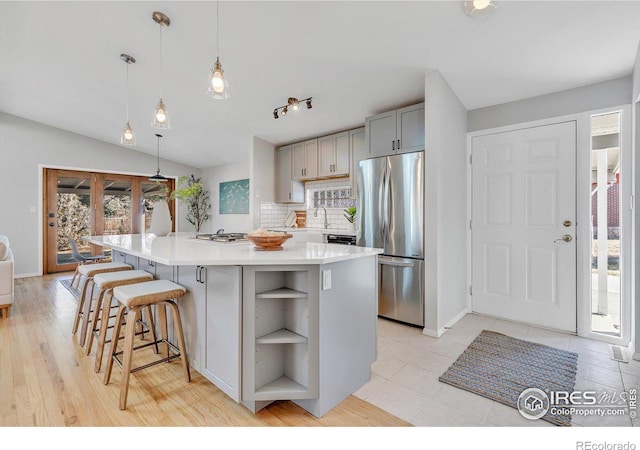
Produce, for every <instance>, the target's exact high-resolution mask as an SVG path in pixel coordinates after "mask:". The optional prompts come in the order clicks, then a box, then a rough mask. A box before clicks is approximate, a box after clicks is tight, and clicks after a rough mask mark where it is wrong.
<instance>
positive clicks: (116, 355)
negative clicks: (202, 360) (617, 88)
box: [104, 280, 191, 409]
mask: <svg viewBox="0 0 640 450" xmlns="http://www.w3.org/2000/svg"><path fill="white" fill-rule="evenodd" d="M185 292H186V289H185V288H184V287H182V286H180V285H179V284H176V283H173V282H171V281H168V280H154V281H146V282H143V283H136V284H130V285H128V286H118V287H115V288H113V296H114V297H115V298H116V300H118V302H119V305H118V313H117V314H116V320H115V323H114V326H113V336H112V337H111V343H110V344H109V351H108V353H107V355H108V356H109V358H108V360H107V368H106V369H105V373H104V384H109V380H110V379H111V370H112V369H113V363H114V362H115V363H116V364H118V366H119V367H121V368H122V379H121V381H120V409H125V408H126V407H127V394H128V392H129V376H130V374H131V373H133V372H136V371H138V370H142V369H145V368H148V367H151V366H154V365H156V364H159V363H162V362H170V361H171V360H173V359H175V358H180V359H181V360H182V368H183V370H184V376H185V379H186V381H187V383H188V382H190V381H191V373H190V372H189V361H188V358H187V348H186V345H185V340H184V333H183V331H182V321H181V320H180V311H179V310H178V305H177V304H176V303H175V301H174V299H178V298H179V297H182V296H183V295H184V293H185ZM151 305H157V315H158V319H159V321H160V330H161V338H160V339H159V340H154V342H149V343H146V344H142V345H139V346H134V345H133V344H134V338H135V332H136V321H137V319H138V317H139V316H140V313H141V310H142V308H144V307H147V306H151ZM166 307H169V309H170V310H171V314H172V318H173V325H174V328H175V334H176V336H177V338H178V347H176V346H175V345H173V344H172V343H171V342H169V340H168V335H167V315H166ZM125 313H127V315H126V325H125V334H124V350H123V351H118V342H119V341H120V339H119V337H120V329H121V327H122V322H123V319H124V316H125ZM160 343H164V344H166V346H167V355H166V357H163V358H161V359H158V360H155V361H152V362H150V363H148V364H145V365H142V366H138V367H135V368H132V361H131V359H132V355H133V352H134V350H139V349H142V348H145V347H149V346H151V345H156V346H157V345H158V344H160ZM171 352H173V354H171ZM120 355H122V361H120Z"/></svg>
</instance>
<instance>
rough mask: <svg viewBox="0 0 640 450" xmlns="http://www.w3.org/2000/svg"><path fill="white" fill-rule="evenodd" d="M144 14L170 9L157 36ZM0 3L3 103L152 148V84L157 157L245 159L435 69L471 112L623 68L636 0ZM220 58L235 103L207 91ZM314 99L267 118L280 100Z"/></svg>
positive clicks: (401, 101) (399, 91)
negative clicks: (128, 130) (165, 121)
mask: <svg viewBox="0 0 640 450" xmlns="http://www.w3.org/2000/svg"><path fill="white" fill-rule="evenodd" d="M153 11H162V12H164V13H165V14H167V15H168V16H169V17H170V18H171V26H170V27H169V28H167V29H165V30H164V32H163V68H164V70H163V74H162V81H163V82H162V86H161V83H160V80H161V76H160V40H159V26H158V25H157V24H156V23H155V22H154V21H153V20H152V18H151V16H152V13H153ZM219 12H220V15H219V30H217V29H216V3H215V2H205V1H196V2H183V1H175V2H154V1H138V2H129V1H108V2H107V1H105V2H83V1H74V2H57V1H45V2H31V1H25V2H10V1H9V2H7V1H3V2H0V111H4V112H7V113H10V114H14V115H17V116H21V117H25V118H28V119H31V120H35V121H38V122H41V123H44V124H47V125H51V126H54V127H58V128H61V129H64V130H69V131H72V132H75V133H79V134H82V135H86V136H90V137H93V138H95V139H99V140H102V141H106V142H112V143H114V144H118V143H119V136H120V132H121V130H122V128H123V126H124V123H125V114H126V111H125V65H124V63H123V62H122V61H121V60H120V54H121V53H128V54H131V55H132V56H134V57H135V58H136V60H137V62H136V63H135V64H133V65H132V66H130V67H129V70H130V71H129V88H130V117H131V124H132V126H133V128H134V130H135V132H136V134H137V137H138V147H136V148H135V149H132V150H131V151H142V152H147V153H150V154H155V151H156V150H155V149H156V147H155V143H156V140H155V137H154V133H156V132H157V130H155V129H153V128H151V126H150V123H151V117H152V113H153V108H154V106H155V104H156V103H157V102H158V99H159V96H160V91H161V90H162V92H163V97H164V100H165V103H166V105H167V108H168V110H169V113H170V116H171V125H172V127H171V129H170V130H167V131H165V132H164V133H163V135H164V136H165V139H163V156H165V157H167V158H168V159H172V160H175V161H178V162H182V163H185V164H189V165H192V166H196V167H202V168H205V167H210V166H213V165H217V164H223V163H227V162H233V161H239V160H242V159H244V158H246V157H247V156H248V151H249V149H250V148H251V139H252V137H253V136H258V137H260V138H262V139H265V140H267V141H269V142H272V143H274V144H281V143H286V142H292V141H294V140H297V139H304V138H306V137H312V136H317V135H321V134H327V133H330V132H332V131H338V130H343V129H347V128H350V127H356V126H359V125H362V124H363V123H364V119H365V117H367V116H369V115H372V114H376V113H379V112H382V111H385V110H387V109H392V108H396V107H399V106H403V105H407V104H411V103H414V102H418V101H422V100H423V99H424V95H425V94H424V74H425V72H428V71H431V70H434V69H437V70H439V71H440V72H441V73H442V74H443V75H444V76H445V78H446V79H447V80H448V81H449V83H450V84H451V86H452V88H453V89H454V90H455V92H456V93H457V94H458V96H459V98H460V100H461V101H462V102H463V104H464V105H465V106H466V107H467V108H468V109H475V108H479V107H483V106H489V105H494V104H499V103H504V102H508V101H512V100H517V99H522V98H527V97H531V96H536V95H542V94H546V93H550V92H556V91H560V90H564V89H568V88H572V87H577V86H583V85H587V84H591V83H594V82H599V81H604V80H608V79H613V78H618V77H622V76H626V75H629V74H630V73H631V71H632V69H633V62H634V58H635V54H636V49H637V46H638V41H639V39H640V27H638V18H639V17H640V2H635V1H621V2H616V1H581V2H571V1H531V2H526V1H502V2H499V3H498V8H497V9H496V10H495V11H494V12H493V14H491V15H490V16H489V17H486V18H485V19H482V20H476V19H472V18H470V17H468V16H466V15H465V14H464V12H463V8H462V2H461V1H409V2H399V1H391V2H381V1H372V2H370V1H353V2H344V1H340V2H337V1H336V2H329V1H290V2H272V1H256V2H250V1H226V2H221V3H220V5H219ZM216 31H219V36H220V41H219V46H220V58H221V61H222V63H223V67H224V70H225V74H226V75H227V77H228V79H229V82H230V88H231V98H230V99H229V100H226V101H218V100H213V99H212V98H210V97H209V96H208V95H207V85H208V72H209V70H210V68H211V66H212V65H213V62H214V61H215V57H216ZM309 96H312V97H313V109H310V110H307V109H306V108H302V109H301V110H300V111H298V112H297V114H289V115H287V117H285V118H280V119H278V120H274V118H273V115H272V112H273V109H274V108H275V107H278V106H281V105H284V104H285V103H286V100H287V98H288V97H298V98H305V97H309Z"/></svg>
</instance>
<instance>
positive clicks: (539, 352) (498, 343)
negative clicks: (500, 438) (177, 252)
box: [439, 330, 578, 426]
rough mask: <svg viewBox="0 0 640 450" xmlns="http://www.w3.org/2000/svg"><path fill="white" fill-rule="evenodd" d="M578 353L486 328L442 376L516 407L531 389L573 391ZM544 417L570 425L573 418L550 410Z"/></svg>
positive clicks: (441, 379) (449, 381)
mask: <svg viewBox="0 0 640 450" xmlns="http://www.w3.org/2000/svg"><path fill="white" fill-rule="evenodd" d="M577 370H578V355H577V354H576V353H573V352H569V351H566V350H560V349H557V348H553V347H549V346H546V345H542V344H536V343H533V342H527V341H523V340H521V339H516V338H512V337H510V336H506V335H504V334H501V333H496V332H494V331H487V330H483V331H482V332H481V333H480V335H479V336H478V337H477V338H476V339H475V340H474V341H473V342H472V343H471V344H469V347H467V349H466V350H465V351H464V352H463V353H462V355H460V357H459V358H458V359H457V360H456V361H455V362H454V363H453V365H452V366H451V367H449V369H447V371H446V372H445V373H444V374H442V375H441V376H440V378H439V380H440V381H442V382H443V383H447V384H450V385H452V386H455V387H458V388H460V389H465V390H467V391H469V392H473V393H475V394H478V395H482V396H483V397H486V398H489V399H491V400H495V401H497V402H500V403H503V404H505V405H507V406H511V407H513V408H517V402H518V396H519V395H520V393H521V392H522V391H524V390H525V389H528V388H538V389H541V390H543V391H544V392H546V393H549V392H550V391H567V392H572V391H573V389H574V386H575V382H576V372H577ZM542 420H546V421H547V422H550V423H552V424H555V425H560V426H571V417H570V416H563V415H554V414H551V412H550V411H549V412H547V413H546V414H545V415H544V416H543V417H542Z"/></svg>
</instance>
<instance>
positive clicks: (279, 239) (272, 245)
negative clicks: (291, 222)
mask: <svg viewBox="0 0 640 450" xmlns="http://www.w3.org/2000/svg"><path fill="white" fill-rule="evenodd" d="M292 237H293V235H292V234H290V233H284V234H281V235H278V236H252V235H250V234H247V235H246V238H247V239H249V240H250V241H251V242H253V245H255V249H256V250H264V251H274V250H284V249H283V248H282V244H283V243H284V242H285V241H286V240H287V239H289V238H292Z"/></svg>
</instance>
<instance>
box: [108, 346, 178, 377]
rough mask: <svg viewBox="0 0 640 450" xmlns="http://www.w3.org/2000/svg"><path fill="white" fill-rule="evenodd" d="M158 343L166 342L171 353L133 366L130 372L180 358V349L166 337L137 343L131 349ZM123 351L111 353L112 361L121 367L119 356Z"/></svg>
mask: <svg viewBox="0 0 640 450" xmlns="http://www.w3.org/2000/svg"><path fill="white" fill-rule="evenodd" d="M159 344H167V346H168V347H169V348H170V349H171V350H172V351H173V355H169V356H166V357H164V358H160V359H158V360H156V361H152V362H150V363H147V364H144V365H142V366H138V367H134V368H133V369H131V371H130V372H131V373H133V372H137V371H139V370H142V369H146V368H148V367H152V366H155V365H157V364H162V363H168V362H170V361H172V360H174V359H176V358H180V356H181V355H182V354H181V353H180V349H179V348H178V347H176V346H175V345H173V344H172V343H171V342H169V341H167V340H166V339H158V340H157V341H154V342H147V343H146V344H142V345H138V346H136V347H133V350H140V349H143V348H147V347H151V346H152V345H155V346H157V345H159ZM123 353H124V351H119V352H117V353H114V354H113V361H114V362H115V363H116V364H117V365H118V367H120V368H121V369H122V361H120V358H119V356H120V355H122V354H123Z"/></svg>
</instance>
